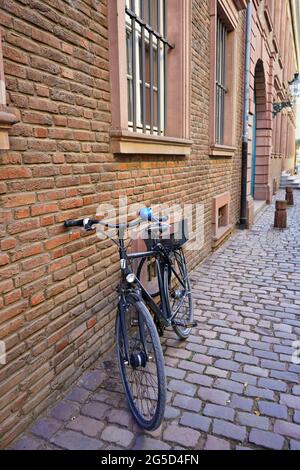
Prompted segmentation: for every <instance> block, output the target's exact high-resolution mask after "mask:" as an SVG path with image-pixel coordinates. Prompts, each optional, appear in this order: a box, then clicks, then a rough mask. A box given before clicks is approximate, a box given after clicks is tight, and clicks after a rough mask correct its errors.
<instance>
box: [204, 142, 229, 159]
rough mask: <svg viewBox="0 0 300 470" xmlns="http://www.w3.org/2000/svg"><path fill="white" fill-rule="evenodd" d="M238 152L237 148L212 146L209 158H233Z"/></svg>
mask: <svg viewBox="0 0 300 470" xmlns="http://www.w3.org/2000/svg"><path fill="white" fill-rule="evenodd" d="M235 151H236V147H230V146H228V145H217V144H216V145H211V147H210V151H209V156H210V157H212V158H216V157H221V158H232V157H233V156H234V153H235Z"/></svg>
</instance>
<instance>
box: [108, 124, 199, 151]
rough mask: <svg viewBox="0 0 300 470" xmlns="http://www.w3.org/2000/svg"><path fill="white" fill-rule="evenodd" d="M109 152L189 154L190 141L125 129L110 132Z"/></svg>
mask: <svg viewBox="0 0 300 470" xmlns="http://www.w3.org/2000/svg"><path fill="white" fill-rule="evenodd" d="M110 145H111V152H112V153H113V154H115V155H172V156H174V155H177V156H189V155H190V153H191V147H192V141H191V140H188V139H180V138H174V137H165V136H156V135H148V134H138V133H134V132H130V131H125V130H112V131H111V132H110Z"/></svg>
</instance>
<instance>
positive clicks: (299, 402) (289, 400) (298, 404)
mask: <svg viewBox="0 0 300 470" xmlns="http://www.w3.org/2000/svg"><path fill="white" fill-rule="evenodd" d="M280 403H283V404H284V405H287V406H288V407H289V408H294V409H296V410H300V398H299V397H297V396H295V395H288V394H284V393H281V394H280Z"/></svg>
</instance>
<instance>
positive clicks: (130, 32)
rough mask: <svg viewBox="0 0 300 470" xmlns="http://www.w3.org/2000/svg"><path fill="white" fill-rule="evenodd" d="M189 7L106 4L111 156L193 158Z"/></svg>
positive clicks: (164, 0) (140, 0) (172, 0)
mask: <svg viewBox="0 0 300 470" xmlns="http://www.w3.org/2000/svg"><path fill="white" fill-rule="evenodd" d="M191 3H192V2H191V0H184V1H183V0H113V1H109V2H108V24H109V56H110V75H111V104H112V119H111V130H110V144H111V151H112V153H114V154H116V155H122V154H130V155H132V154H137V155H141V154H149V155H154V154H156V155H172V156H174V155H181V156H187V155H190V152H191V144H192V142H191V140H190V117H191V113H190V90H191V83H190V71H191V26H192V20H191ZM173 45H175V47H173ZM168 77H169V78H170V77H176V79H173V80H168Z"/></svg>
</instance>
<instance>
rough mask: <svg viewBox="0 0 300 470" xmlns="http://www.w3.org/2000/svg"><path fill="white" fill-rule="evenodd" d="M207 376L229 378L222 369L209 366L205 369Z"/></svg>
mask: <svg viewBox="0 0 300 470" xmlns="http://www.w3.org/2000/svg"><path fill="white" fill-rule="evenodd" d="M205 373H206V374H207V375H212V376H213V377H224V378H225V377H227V375H228V372H227V371H225V370H222V369H217V368H216V367H212V366H208V367H206V369H205Z"/></svg>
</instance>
